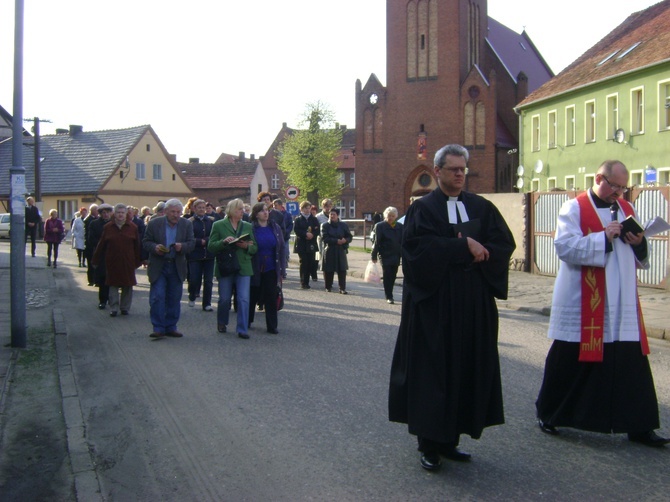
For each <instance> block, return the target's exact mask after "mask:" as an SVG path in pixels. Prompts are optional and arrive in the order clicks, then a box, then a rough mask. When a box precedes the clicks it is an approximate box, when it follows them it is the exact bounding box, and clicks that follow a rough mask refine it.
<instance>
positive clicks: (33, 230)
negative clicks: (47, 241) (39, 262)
mask: <svg viewBox="0 0 670 502" xmlns="http://www.w3.org/2000/svg"><path fill="white" fill-rule="evenodd" d="M29 237H30V255H31V256H35V248H36V247H37V245H36V244H35V239H36V237H37V225H35V226H34V227H26V242H28V238H29Z"/></svg>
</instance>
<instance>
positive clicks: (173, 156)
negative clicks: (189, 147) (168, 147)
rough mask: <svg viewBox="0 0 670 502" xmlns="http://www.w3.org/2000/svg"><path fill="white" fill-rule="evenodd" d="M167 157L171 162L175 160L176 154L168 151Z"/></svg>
mask: <svg viewBox="0 0 670 502" xmlns="http://www.w3.org/2000/svg"><path fill="white" fill-rule="evenodd" d="M168 157H169V158H170V160H171V161H172V162H177V154H176V153H168Z"/></svg>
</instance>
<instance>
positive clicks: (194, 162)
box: [188, 157, 200, 164]
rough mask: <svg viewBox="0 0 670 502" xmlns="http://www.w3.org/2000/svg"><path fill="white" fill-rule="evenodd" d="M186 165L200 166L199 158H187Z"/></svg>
mask: <svg viewBox="0 0 670 502" xmlns="http://www.w3.org/2000/svg"><path fill="white" fill-rule="evenodd" d="M188 163H189V164H200V158H199V157H189V158H188Z"/></svg>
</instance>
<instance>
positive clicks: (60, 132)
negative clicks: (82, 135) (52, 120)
mask: <svg viewBox="0 0 670 502" xmlns="http://www.w3.org/2000/svg"><path fill="white" fill-rule="evenodd" d="M68 132H70V131H68V130H67V129H56V134H67V133H68Z"/></svg>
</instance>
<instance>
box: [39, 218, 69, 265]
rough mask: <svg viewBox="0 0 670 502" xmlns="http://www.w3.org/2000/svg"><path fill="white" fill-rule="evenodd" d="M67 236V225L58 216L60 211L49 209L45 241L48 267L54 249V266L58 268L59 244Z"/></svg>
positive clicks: (45, 225) (45, 226)
mask: <svg viewBox="0 0 670 502" xmlns="http://www.w3.org/2000/svg"><path fill="white" fill-rule="evenodd" d="M64 237H65V227H64V226H63V220H61V219H60V218H59V217H58V211H57V210H55V209H51V210H50V211H49V218H47V220H46V221H45V222H44V242H46V243H47V267H50V266H51V253H52V251H53V257H54V261H53V267H54V268H57V266H58V264H57V262H58V246H59V245H60V243H61V242H62V241H63V238H64Z"/></svg>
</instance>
